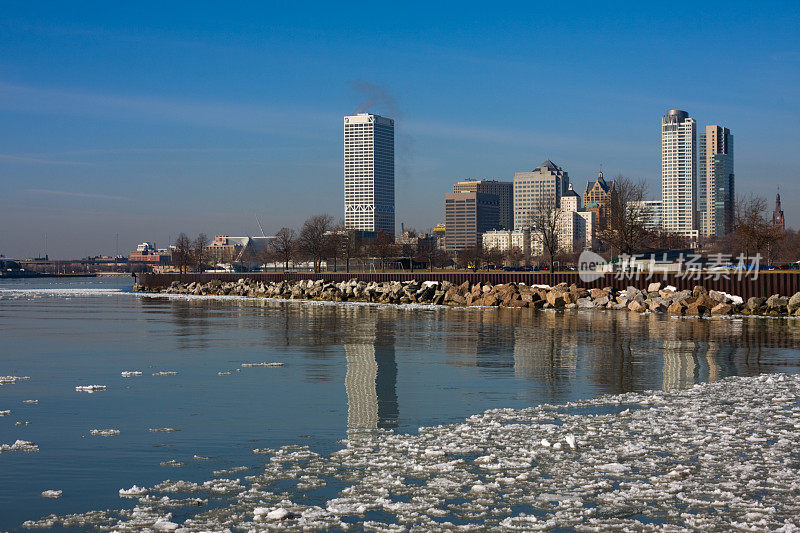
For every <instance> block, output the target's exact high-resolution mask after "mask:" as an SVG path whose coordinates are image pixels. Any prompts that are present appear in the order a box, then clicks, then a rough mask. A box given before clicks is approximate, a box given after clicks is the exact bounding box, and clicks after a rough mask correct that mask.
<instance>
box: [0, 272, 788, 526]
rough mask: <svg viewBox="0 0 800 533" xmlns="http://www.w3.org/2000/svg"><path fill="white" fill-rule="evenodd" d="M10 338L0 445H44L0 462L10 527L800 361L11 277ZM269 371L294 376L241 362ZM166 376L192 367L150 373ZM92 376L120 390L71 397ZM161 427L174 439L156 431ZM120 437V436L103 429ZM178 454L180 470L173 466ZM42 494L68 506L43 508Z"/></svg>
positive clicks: (591, 331) (686, 342)
mask: <svg viewBox="0 0 800 533" xmlns="http://www.w3.org/2000/svg"><path fill="white" fill-rule="evenodd" d="M0 336H1V338H0V343H1V344H0V376H4V375H16V376H30V380H26V381H21V382H18V383H15V384H6V385H0V411H1V410H11V414H10V415H8V416H5V417H0V443H8V444H11V443H13V442H14V441H15V440H17V439H24V440H30V441H33V442H35V443H36V444H38V445H39V447H40V451H39V452H38V453H31V454H25V453H20V452H7V453H3V454H0V472H2V474H3V475H2V478H0V529H4V530H5V529H10V530H15V529H18V528H19V526H20V524H21V523H22V522H23V521H24V520H27V519H33V518H39V517H41V516H44V515H47V514H50V513H57V514H65V513H71V512H83V511H87V510H90V509H98V508H110V507H120V506H125V505H130V506H133V505H134V503H135V502H133V501H128V500H125V501H123V502H120V499H119V497H118V495H117V491H118V490H119V489H120V488H128V487H130V486H131V485H133V484H137V485H152V484H154V483H157V482H159V481H161V480H164V479H167V478H171V479H186V480H191V481H202V480H206V479H209V477H210V476H211V473H212V471H214V470H221V469H225V468H230V467H233V466H239V465H245V466H248V467H254V468H255V467H258V466H259V465H261V464H263V457H261V456H256V455H253V454H252V453H251V450H252V449H253V448H265V447H280V446H282V445H285V444H292V443H297V444H305V445H309V446H311V448H312V449H314V450H315V451H318V452H330V451H333V450H335V449H337V448H338V441H339V440H340V439H342V438H344V437H345V434H346V431H347V429H348V428H376V427H378V428H388V429H394V430H396V431H401V432H414V431H415V430H416V428H418V427H420V426H429V425H436V424H443V423H449V422H454V421H458V420H461V419H463V418H465V417H467V416H470V415H472V414H474V413H478V412H482V411H484V410H486V409H490V408H495V407H513V408H521V407H527V406H532V405H538V404H541V403H562V402H565V401H570V400H575V399H583V398H591V397H595V396H598V395H602V394H616V393H622V392H629V391H639V390H647V389H662V388H664V389H674V388H685V387H690V386H692V385H693V384H695V383H699V382H704V381H715V380H718V379H721V378H723V377H726V376H731V375H755V374H759V373H765V372H790V373H795V372H797V370H798V364H800V355H799V353H800V352H798V351H797V349H796V348H795V347H796V346H798V345H800V321H798V320H792V319H763V318H738V319H713V320H709V319H699V320H698V319H676V318H668V317H663V316H655V315H638V314H633V313H626V312H614V311H603V312H601V311H568V312H559V313H556V312H542V311H535V310H531V309H474V308H473V309H446V308H433V307H416V306H401V307H394V306H378V305H364V304H320V303H313V302H297V301H291V302H278V301H265V300H246V299H237V298H216V299H204V298H167V297H163V296H161V297H159V296H145V295H140V294H133V293H131V292H130V281H129V279H114V278H85V279H81V280H75V279H71V280H60V279H40V280H36V279H33V280H5V281H0ZM254 362H282V363H284V366H282V367H242V366H241V365H242V364H243V363H254ZM122 371H141V372H142V373H143V375H142V376H141V377H132V378H123V377H122V376H121V375H120V372H122ZM163 371H174V372H178V374H177V375H167V376H154V375H153V374H154V373H158V372H163ZM227 372H230V374H228V373H227ZM220 374H222V375H220ZM91 384H98V385H106V386H107V390H105V391H101V392H96V393H93V394H87V393H84V392H76V391H75V387H76V386H78V385H91ZM24 400H38V404H30V403H23V401H24ZM16 422H30V424H29V425H19V426H18V425H15V423H16ZM163 427H169V428H174V429H177V430H179V431H176V432H171V433H162V432H151V431H150V429H151V428H163ZM106 428H112V429H118V430H120V432H121V433H120V435H118V436H114V437H100V436H92V435H90V431H91V430H92V429H106ZM195 455H198V456H206V457H211V458H212V459H210V460H207V461H205V460H204V461H199V460H195V459H193V456H195ZM171 460H175V461H179V462H182V463H185V466H182V467H169V466H160V463H162V462H167V461H171ZM254 471H255V470H254ZM250 473H252V472H246V471H245V472H241V473H238V474H235V475H234V476H229V477H236V476H244V475H249V474H250ZM47 489H60V490H63V491H64V494H63V497H62V498H60V499H58V500H52V499H45V498H42V497H41V495H40V494H41V492H42V491H44V490H47ZM327 496H328V497H331V495H327ZM181 512H182V511H181V510H177V511H176V519H177V520H180V517H181Z"/></svg>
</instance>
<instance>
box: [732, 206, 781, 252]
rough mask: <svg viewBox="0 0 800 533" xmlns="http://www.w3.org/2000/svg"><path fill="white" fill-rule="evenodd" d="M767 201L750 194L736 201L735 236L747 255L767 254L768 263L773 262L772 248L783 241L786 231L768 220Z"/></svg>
mask: <svg viewBox="0 0 800 533" xmlns="http://www.w3.org/2000/svg"><path fill="white" fill-rule="evenodd" d="M766 211H767V201H766V200H765V199H764V198H762V197H760V196H754V195H752V194H748V195H747V196H744V197H740V198H737V199H736V214H735V216H734V234H735V236H736V238H737V239H738V240H739V242H740V243H741V245H742V247H743V248H744V253H745V255H747V256H749V255H750V254H751V253H761V252H762V251H765V250H766V252H767V263H771V262H772V246H773V245H774V244H775V243H777V242H779V241H781V240H783V238H784V237H785V233H784V231H783V230H782V229H781V228H780V227H778V226H775V225H773V224H772V221H771V220H769V219H767V216H766V214H765V213H766Z"/></svg>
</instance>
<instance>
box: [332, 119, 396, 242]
mask: <svg viewBox="0 0 800 533" xmlns="http://www.w3.org/2000/svg"><path fill="white" fill-rule="evenodd" d="M344 224H345V228H347V229H353V230H358V231H362V232H378V231H381V230H383V231H385V232H387V233H389V234H391V235H394V120H392V119H390V118H386V117H382V116H380V115H374V114H370V113H359V114H357V115H352V116H347V117H344Z"/></svg>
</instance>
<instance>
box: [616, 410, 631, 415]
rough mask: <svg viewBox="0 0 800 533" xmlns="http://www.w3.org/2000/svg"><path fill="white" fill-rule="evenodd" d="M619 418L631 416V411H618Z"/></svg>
mask: <svg viewBox="0 0 800 533" xmlns="http://www.w3.org/2000/svg"><path fill="white" fill-rule="evenodd" d="M619 416H631V410H630V409H625V410H624V411H620V413H619Z"/></svg>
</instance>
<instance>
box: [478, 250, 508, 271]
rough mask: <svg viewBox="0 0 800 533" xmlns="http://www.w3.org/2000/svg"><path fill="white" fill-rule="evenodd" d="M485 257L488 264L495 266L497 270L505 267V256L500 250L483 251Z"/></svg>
mask: <svg viewBox="0 0 800 533" xmlns="http://www.w3.org/2000/svg"><path fill="white" fill-rule="evenodd" d="M483 257H484V259H485V260H486V263H487V264H489V265H493V266H494V267H495V268H496V267H498V266H502V265H503V259H504V258H505V254H504V253H503V252H502V251H501V250H500V249H499V248H490V249H488V250H484V251H483Z"/></svg>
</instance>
